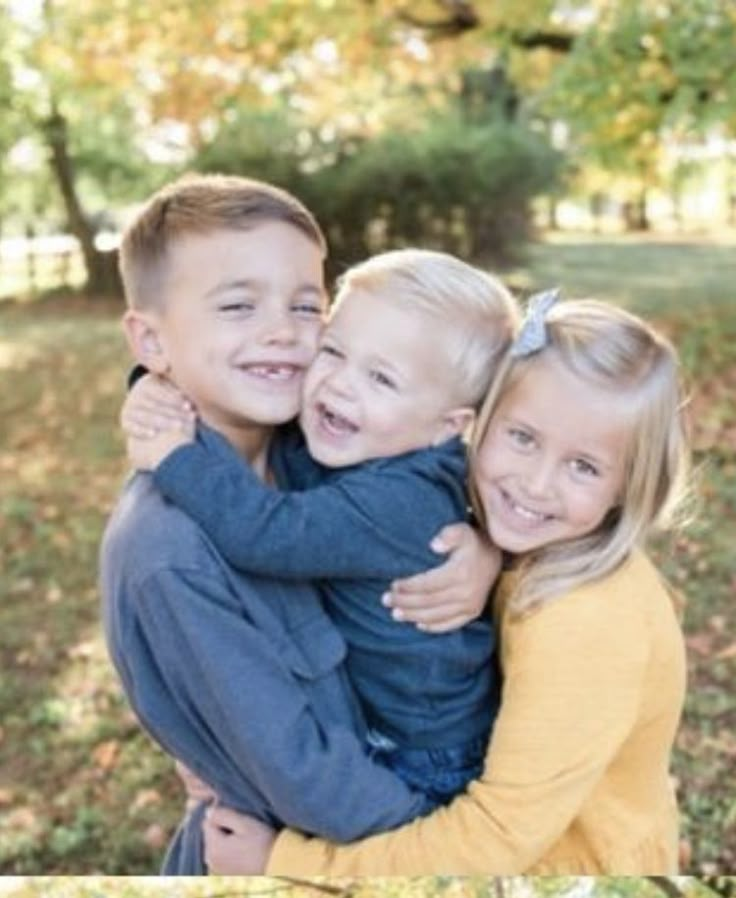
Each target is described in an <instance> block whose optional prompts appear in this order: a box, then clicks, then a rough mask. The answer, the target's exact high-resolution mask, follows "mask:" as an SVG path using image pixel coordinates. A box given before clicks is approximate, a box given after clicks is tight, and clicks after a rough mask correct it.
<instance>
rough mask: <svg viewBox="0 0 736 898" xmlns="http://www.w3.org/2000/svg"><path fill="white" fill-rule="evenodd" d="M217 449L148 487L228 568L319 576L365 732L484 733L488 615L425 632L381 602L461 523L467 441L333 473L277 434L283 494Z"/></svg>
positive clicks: (191, 456)
mask: <svg viewBox="0 0 736 898" xmlns="http://www.w3.org/2000/svg"><path fill="white" fill-rule="evenodd" d="M219 441H220V443H222V444H223V445H222V446H220V447H219V448H218V451H217V453H216V454H215V453H212V451H211V450H210V444H211V442H212V441H211V439H210V440H203V439H202V436H201V435H200V438H199V439H198V440H197V442H195V443H193V444H191V445H188V446H184V447H182V448H180V449H178V450H176V451H175V452H173V453H172V454H171V455H170V456H169V457H168V458H167V459H166V460H165V461H164V462H163V464H162V465H160V466H159V468H158V469H157V470H156V471H155V472H154V479H155V483H156V485H157V486H158V487H159V489H161V490H162V492H163V493H164V495H165V496H166V497H167V498H169V499H170V500H171V501H173V502H175V503H176V504H177V505H178V506H179V507H180V508H182V509H183V510H184V511H185V512H186V513H187V514H188V515H191V516H192V517H193V518H194V519H195V520H196V521H197V522H198V523H199V525H200V526H201V527H202V528H203V529H204V530H205V532H206V533H207V535H208V536H209V537H210V539H212V541H213V542H214V544H215V546H216V547H217V549H218V551H219V552H221V553H222V555H223V556H224V557H225V558H226V559H227V561H229V563H230V564H232V565H233V566H234V567H236V568H238V569H240V570H243V571H247V572H249V573H255V574H262V575H266V576H277V577H281V578H294V579H296V578H309V579H314V580H318V581H319V582H320V586H321V589H322V591H323V594H324V595H325V597H326V600H327V601H326V608H327V611H328V613H329V615H330V617H331V618H332V620H333V621H334V622H335V624H336V625H337V627H338V629H339V630H340V632H341V634H342V635H343V637H344V639H345V641H346V643H347V645H348V657H347V662H346V663H347V669H348V673H349V674H350V679H351V681H352V683H353V686H354V687H355V689H356V691H357V693H358V696H359V698H360V700H361V703H362V705H363V708H364V711H365V714H366V718H367V720H368V723H369V724H370V726H372V727H375V728H377V729H379V730H380V731H381V732H383V733H385V734H386V735H387V736H389V737H391V738H392V739H394V740H395V741H396V742H397V743H399V744H401V745H402V746H410V747H412V748H441V747H445V746H448V745H450V746H451V745H453V744H455V743H464V742H467V741H469V740H471V739H474V738H476V737H479V738H480V737H483V738H485V737H486V736H487V734H488V730H489V728H490V725H491V722H492V720H493V718H494V716H495V713H496V711H497V702H496V700H495V695H496V693H497V690H498V680H497V672H496V667H495V664H494V655H495V648H496V647H495V633H494V628H493V624H492V621H491V620H490V618H487V617H483V618H480V619H478V620H476V621H473V622H471V623H470V624H468V625H467V626H465V627H462V628H461V629H459V630H455V631H453V632H449V633H442V634H435V633H424V632H422V631H420V630H418V629H417V628H416V627H414V626H411V625H407V624H404V623H399V622H397V621H395V620H393V618H392V616H391V613H390V611H389V610H388V609H387V608H385V607H384V606H383V605H382V604H381V595H382V594H383V593H384V592H385V591H386V590H387V589H388V588H389V585H390V583H391V581H392V580H394V579H397V578H400V577H406V576H409V575H411V574H415V573H418V572H420V571H424V570H426V569H428V568H431V567H434V566H436V565H437V564H439V563H441V562H443V561H444V560H445V556H444V555H438V554H436V553H435V552H433V551H432V550H431V549H430V546H429V544H430V542H431V540H432V538H433V537H434V536H435V535H436V534H437V532H438V531H439V530H440V529H441V528H442V527H443V526H445V525H446V524H450V523H454V522H457V521H462V520H465V519H466V516H467V508H466V506H467V502H466V496H465V481H466V475H467V463H466V455H465V447H464V446H463V444H462V442H461V441H460V440H459V439H451V440H448V441H446V442H445V443H443V444H441V445H439V446H433V447H429V448H426V449H419V450H416V451H413V452H407V453H404V454H403V455H399V456H394V457H391V458H381V459H372V460H370V461H367V462H364V463H362V464H358V465H354V466H351V467H348V468H341V469H334V470H330V469H327V468H323V467H321V466H319V465H317V464H316V463H315V462H314V461H313V460H312V459H311V458H310V457H309V454H308V452H307V448H306V446H305V444H304V440H303V437H302V436H301V434H300V433H299V431H298V430H297V429H296V428H293V429H285V430H284V431H281V432H280V433H279V434H278V437H277V439H275V440H274V444H273V447H272V453H271V466H272V468H273V469H274V471H276V473H277V476H278V482H279V483H280V484H286V486H287V487H289V490H290V491H282V490H278V489H273V488H270V487H268V486H266V485H264V484H263V483H262V482H261V481H260V480H259V478H258V477H257V476H256V475H255V473H254V472H253V471H252V470H251V469H250V468H249V467H248V466H247V465H245V464H243V461H242V459H241V458H240V457H239V456H238V455H237V454H236V453H235V452H234V451H233V450H232V448H231V447H229V446H227V444H225V443H224V441H223V440H222V439H221V438H220V440H219Z"/></svg>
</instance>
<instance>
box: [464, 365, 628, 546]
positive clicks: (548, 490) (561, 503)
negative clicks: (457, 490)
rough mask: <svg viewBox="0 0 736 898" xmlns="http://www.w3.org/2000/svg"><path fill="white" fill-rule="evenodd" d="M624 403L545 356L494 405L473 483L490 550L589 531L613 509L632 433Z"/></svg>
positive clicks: (542, 542)
mask: <svg viewBox="0 0 736 898" xmlns="http://www.w3.org/2000/svg"><path fill="white" fill-rule="evenodd" d="M625 406H626V399H625V397H622V395H621V394H618V393H613V392H611V391H609V390H606V389H603V388H602V387H600V386H597V385H594V384H590V383H588V382H586V381H584V380H582V379H581V378H580V377H578V376H577V375H576V374H573V373H572V372H570V371H568V370H567V369H566V368H565V367H564V366H563V365H562V363H561V362H559V361H557V360H556V359H555V358H554V357H552V356H550V355H549V354H544V355H542V356H539V357H538V358H536V359H534V360H533V361H532V362H531V364H529V366H528V367H527V369H526V370H525V371H523V372H522V373H521V375H520V376H519V378H518V380H516V381H515V382H514V383H513V384H512V385H511V386H510V387H509V388H508V390H507V391H506V392H505V394H504V395H503V396H502V398H501V400H500V401H499V403H498V405H497V406H496V409H495V411H494V412H493V415H492V416H491V420H490V422H489V426H488V430H487V432H486V435H485V437H484V438H483V440H482V442H481V445H480V447H479V450H478V453H477V464H476V471H475V483H476V489H477V492H478V495H479V497H480V499H481V502H482V504H483V509H484V511H485V515H486V521H487V525H488V532H489V535H490V537H491V539H492V540H493V542H494V543H496V545H498V546H499V547H500V548H502V549H504V550H505V551H507V552H512V553H514V554H517V553H523V552H529V551H531V550H533V549H539V548H541V547H543V546H546V545H548V544H550V543H557V542H561V541H563V540H572V539H575V538H576V537H580V536H583V535H585V534H587V533H591V532H593V531H594V530H595V529H596V528H597V527H598V526H599V524H600V523H601V522H602V521H603V519H604V518H605V516H606V514H607V513H608V511H609V510H610V509H611V508H612V507H613V506H615V505H616V504H617V502H618V501H619V497H620V496H621V492H622V489H623V484H624V470H625V464H626V456H627V451H628V447H629V438H630V433H631V421H630V414H627V411H626V407H625Z"/></svg>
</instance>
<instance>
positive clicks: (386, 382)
mask: <svg viewBox="0 0 736 898" xmlns="http://www.w3.org/2000/svg"><path fill="white" fill-rule="evenodd" d="M369 377H370V378H371V380H372V381H374V382H375V383H377V384H379V385H380V386H382V387H389V388H390V389H392V390H395V389H396V381H395V380H393V378H391V377H389V376H388V374H384V373H383V371H378V370H376V369H375V368H374V369H373V370H372V371H371V372H370V374H369Z"/></svg>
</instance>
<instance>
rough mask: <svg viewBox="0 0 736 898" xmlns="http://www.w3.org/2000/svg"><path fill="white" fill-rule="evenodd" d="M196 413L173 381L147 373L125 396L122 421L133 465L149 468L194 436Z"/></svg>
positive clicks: (129, 457)
mask: <svg viewBox="0 0 736 898" xmlns="http://www.w3.org/2000/svg"><path fill="white" fill-rule="evenodd" d="M195 421H196V417H195V414H194V409H193V407H192V404H191V403H190V402H189V400H188V399H187V398H186V397H185V396H184V394H183V393H182V392H180V390H178V389H177V388H176V387H175V386H174V385H173V384H172V383H169V382H168V381H167V380H164V379H163V378H161V377H155V376H153V375H151V374H146V375H145V376H144V377H142V378H141V379H140V380H139V381H137V382H136V383H135V384H134V385H133V387H132V389H131V391H130V392H129V393H128V395H127V396H126V398H125V402H124V403H123V407H122V410H121V412H120V423H121V425H122V428H123V430H124V431H125V435H126V448H127V451H128V459H129V460H130V463H131V464H132V465H133V467H135V468H138V469H139V470H142V471H149V470H152V469H153V468H155V467H157V466H158V465H159V464H161V462H162V461H163V460H164V458H166V456H167V455H168V454H169V453H170V452H173V450H174V449H177V448H178V447H179V446H183V445H185V444H186V443H189V442H191V441H192V440H193V439H194V429H195Z"/></svg>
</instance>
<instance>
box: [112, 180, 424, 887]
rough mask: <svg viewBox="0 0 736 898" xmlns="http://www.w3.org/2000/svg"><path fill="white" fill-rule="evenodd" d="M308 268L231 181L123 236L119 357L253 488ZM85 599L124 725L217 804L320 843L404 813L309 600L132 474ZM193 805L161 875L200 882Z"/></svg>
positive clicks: (269, 216) (169, 191)
mask: <svg viewBox="0 0 736 898" xmlns="http://www.w3.org/2000/svg"><path fill="white" fill-rule="evenodd" d="M323 256H324V241H323V237H322V234H321V232H320V230H319V228H318V226H317V224H316V222H315V221H314V219H313V218H312V216H311V215H310V214H309V213H308V211H307V210H306V209H305V208H304V207H303V206H302V205H301V204H300V203H299V202H298V201H296V200H295V199H294V198H293V197H291V196H290V195H288V194H286V193H284V192H282V191H280V190H278V189H276V188H273V187H271V186H269V185H266V184H262V183H259V182H254V181H248V180H245V179H240V178H220V177H209V178H197V179H193V180H188V181H182V182H179V183H176V184H174V185H172V186H170V187H168V188H165V189H164V190H162V191H161V192H160V193H158V194H157V195H155V196H154V197H153V198H152V199H151V200H150V201H149V202H148V204H147V205H146V207H145V208H144V209H143V211H142V212H141V214H140V215H139V216H138V217H137V219H136V220H135V221H134V222H133V223H132V225H131V226H130V227H129V229H128V230H127V232H126V234H125V236H124V239H123V243H122V246H121V269H122V274H123V280H124V284H125V289H126V295H127V299H128V303H129V310H128V312H127V313H126V315H125V319H124V326H125V331H126V335H127V338H128V341H129V343H130V346H131V349H132V351H133V354H134V355H135V357H136V358H137V359H138V361H139V362H141V363H142V364H144V365H145V366H146V367H147V368H148V369H149V370H150V371H152V372H154V373H157V374H159V375H162V376H163V375H165V376H167V377H169V378H170V379H171V380H172V381H173V382H174V383H176V384H177V385H178V386H179V387H180V388H181V389H182V390H183V391H185V392H186V393H187V394H188V395H189V396H190V397H191V398H192V400H193V401H194V402H195V403H196V406H197V409H198V411H199V414H200V416H201V419H202V421H203V423H204V425H205V427H204V428H203V429H202V432H201V436H200V439H201V440H202V442H203V444H204V445H206V446H207V447H208V449H209V451H210V452H211V453H212V454H213V456H214V457H215V458H216V457H218V455H221V454H222V453H223V452H225V451H227V452H230V451H235V452H237V453H238V454H239V455H240V456H241V457H242V458H243V459H244V460H246V461H247V462H248V463H249V464H250V465H251V467H252V468H253V470H255V471H257V472H258V473H259V474H260V475H261V476H264V477H265V476H266V475H267V473H268V472H269V469H270V470H271V471H272V472H273V474H274V475H275V477H276V479H277V480H279V479H280V478H281V477H282V476H283V473H284V472H283V464H282V460H281V459H280V457H279V453H278V447H277V446H275V445H272V442H271V438H272V436H273V433H274V428H275V427H276V426H277V425H279V424H281V423H282V422H284V421H287V420H288V419H290V418H292V417H293V416H294V415H295V414H296V413H297V410H298V408H299V400H300V390H301V384H302V380H303V376H304V371H305V369H306V367H307V365H308V363H309V362H310V361H311V358H312V356H313V354H314V351H315V347H316V343H317V339H318V336H319V332H320V328H321V315H322V310H323V303H324V287H323V276H322V260H323ZM220 437H224V440H222V439H220ZM101 586H102V592H103V596H104V622H105V628H106V635H107V639H108V643H109V648H110V652H111V655H112V658H113V660H114V663H115V665H116V667H117V669H118V672H119V674H120V677H121V679H122V682H123V685H124V688H125V690H126V693H127V695H128V697H129V699H130V702H131V704H132V706H133V708H134V710H135V711H136V714H137V715H138V716H139V718H140V720H141V721H142V722H143V724H144V725H145V726H146V728H147V729H148V730H149V732H150V733H151V735H152V736H153V737H154V738H155V739H156V740H157V741H158V742H159V743H160V744H161V745H162V746H163V747H164V748H165V749H166V750H167V751H168V752H170V753H171V754H172V755H173V756H175V757H176V758H178V759H180V760H181V761H183V762H184V763H185V764H186V765H187V766H188V767H189V768H190V769H191V770H192V771H193V772H194V773H195V774H197V775H198V776H199V777H201V778H202V779H203V780H204V781H205V782H206V783H208V784H209V785H210V786H212V787H213V788H214V790H215V792H216V793H217V795H218V796H219V798H220V800H221V801H222V802H223V803H225V804H227V805H229V806H231V807H233V808H236V809H238V810H242V811H248V812H250V813H252V814H255V815H256V816H257V817H259V818H260V819H262V820H264V821H271V822H274V823H277V824H278V823H282V822H286V823H289V824H291V825H292V826H296V827H299V828H302V829H304V830H307V831H311V832H318V833H321V834H323V835H327V836H328V837H330V838H334V839H339V840H349V839H352V838H355V837H356V836H359V835H361V834H365V833H368V832H372V831H376V830H381V829H385V828H391V827H393V826H395V825H397V824H399V823H400V822H402V821H404V820H407V819H409V818H411V817H413V816H415V815H416V814H418V813H420V812H421V811H422V810H423V809H424V807H425V804H424V801H423V799H422V797H421V796H419V795H417V794H415V793H412V792H411V791H410V790H409V789H408V788H407V786H406V785H405V784H404V783H403V782H402V781H401V780H400V779H399V778H398V777H397V776H395V775H393V774H392V773H391V772H390V771H388V770H386V769H383V768H381V767H380V766H378V765H377V764H376V763H374V762H373V761H371V760H370V759H369V758H368V757H367V756H366V754H365V752H364V749H363V736H364V732H365V729H364V724H363V721H362V717H361V714H360V711H359V709H358V707H357V704H356V702H355V699H354V697H353V694H352V692H351V689H350V686H349V683H348V681H347V679H346V675H345V671H344V669H343V665H342V662H343V658H344V656H345V643H344V640H343V639H342V637H341V636H340V634H339V633H338V632H337V630H336V629H335V627H334V626H333V624H332V623H331V621H330V620H329V618H328V617H327V616H326V614H325V612H324V610H323V608H322V605H321V603H320V599H319V597H318V594H317V592H316V591H315V589H313V588H312V587H311V586H309V585H308V584H307V583H306V582H296V581H293V580H292V581H290V582H289V583H288V584H286V583H284V582H282V581H279V580H277V579H266V578H262V577H254V576H251V575H247V574H243V573H239V572H237V571H235V570H233V569H232V568H231V567H230V566H229V565H228V564H227V563H226V562H225V561H224V560H223V558H222V557H221V556H220V554H219V553H218V552H217V550H216V549H215V548H214V546H213V545H212V543H211V541H210V540H209V539H208V538H207V536H206V535H205V533H204V532H203V531H202V530H201V529H200V528H199V527H198V526H197V524H196V523H195V522H194V521H193V520H192V519H191V518H190V517H188V516H187V515H185V514H184V513H183V512H181V511H180V510H179V509H177V508H176V507H175V506H173V505H171V504H170V503H168V502H167V501H165V500H164V498H163V496H162V495H161V493H160V492H159V491H158V489H157V488H156V486H155V485H154V483H153V482H152V479H151V477H150V476H149V475H146V474H140V473H139V474H136V475H134V476H133V477H132V479H131V480H130V481H129V482H128V484H127V485H126V487H125V488H124V490H123V494H122V496H121V498H120V501H119V503H118V505H117V507H116V509H115V511H114V513H113V515H112V517H111V519H110V522H109V524H108V527H107V530H106V532H105V536H104V540H103V544H102V549H101ZM201 811H202V808H201V807H200V808H198V809H197V811H196V812H194V813H193V814H192V815H190V816H189V818H188V819H187V820H185V821H184V824H183V826H182V828H181V829H180V832H179V833H178V835H177V838H176V839H175V842H174V843H173V845H172V848H171V850H170V853H169V857H168V859H167V863H166V866H165V872H169V873H201V872H204V866H203V864H202V857H201V840H200V835H201V833H200V824H201Z"/></svg>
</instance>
